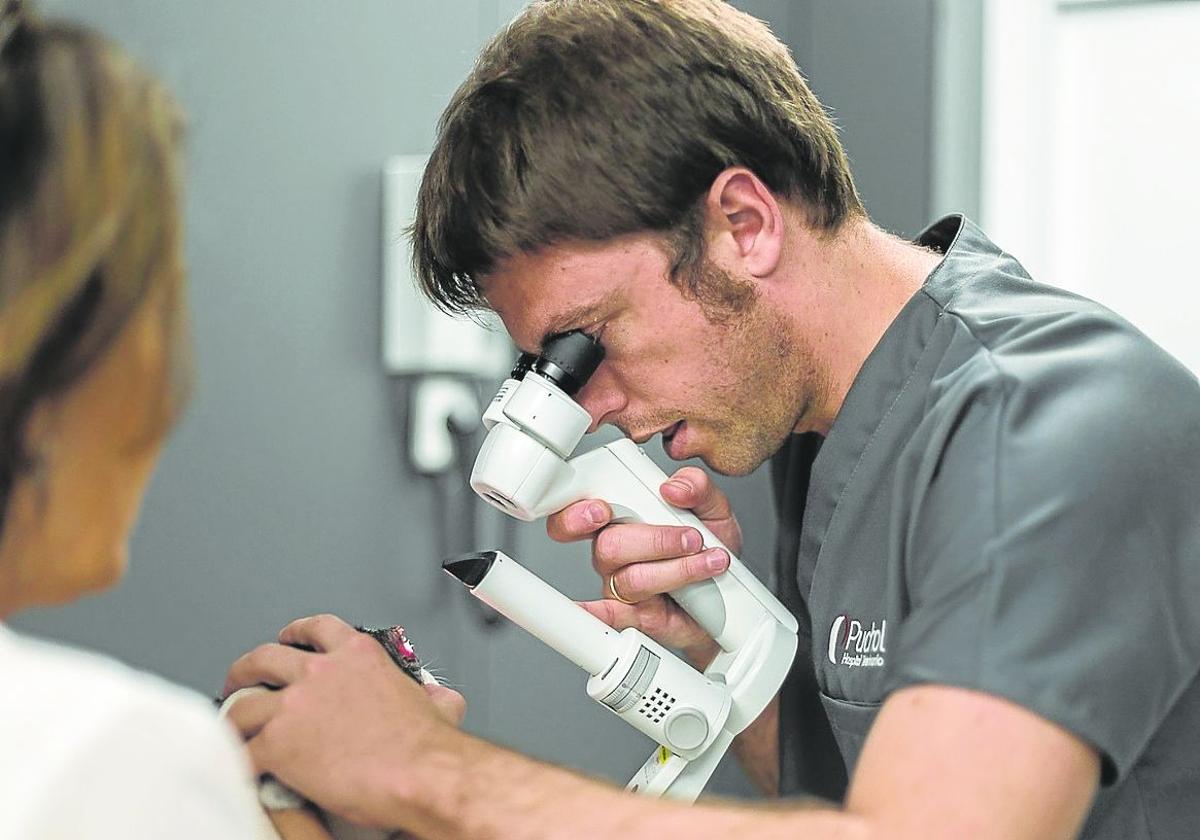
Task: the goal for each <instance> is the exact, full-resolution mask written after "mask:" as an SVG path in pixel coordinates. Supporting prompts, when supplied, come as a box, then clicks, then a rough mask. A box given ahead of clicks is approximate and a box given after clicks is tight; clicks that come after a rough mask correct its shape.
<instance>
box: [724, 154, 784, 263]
mask: <svg viewBox="0 0 1200 840" xmlns="http://www.w3.org/2000/svg"><path fill="white" fill-rule="evenodd" d="M705 215H706V216H707V220H706V221H707V222H708V229H709V231H710V232H711V233H712V235H715V237H716V238H717V239H720V238H721V237H722V236H728V237H729V239H728V242H727V244H728V245H729V246H730V249H731V252H730V251H727V252H726V253H727V255H728V256H730V257H732V258H734V259H735V260H738V261H740V262H741V264H742V266H743V267H744V268H745V269H746V270H747V271H748V272H750V274H751V275H752V276H754V277H766V276H768V275H770V274H771V273H772V272H774V271H775V268H776V267H777V266H778V265H779V259H780V255H781V254H782V253H783V234H784V229H783V213H782V212H781V211H780V208H779V202H777V201H776V200H775V196H774V195H772V193H771V190H770V189H769V188H768V187H767V185H766V184H764V183H763V182H762V180H760V179H759V177H758V176H757V175H755V174H754V173H753V172H751V171H750V170H749V169H746V168H745V167H744V166H733V167H730V168H729V169H726V170H724V171H723V172H721V174H720V175H718V176H717V177H716V179H715V180H714V181H713V183H712V186H711V187H710V188H709V190H708V196H707V198H706V199H705ZM710 242H711V240H710Z"/></svg>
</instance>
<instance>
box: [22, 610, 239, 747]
mask: <svg viewBox="0 0 1200 840" xmlns="http://www.w3.org/2000/svg"><path fill="white" fill-rule="evenodd" d="M0 675H2V676H3V684H4V685H5V690H4V691H3V692H0V726H5V725H13V724H14V723H15V722H16V720H21V721H23V722H24V724H25V725H26V727H30V726H32V725H34V723H35V722H36V721H39V720H41V719H50V721H48V722H51V721H52V723H51V725H52V728H53V730H55V731H57V732H63V731H65V730H72V729H73V730H75V731H76V732H78V731H79V730H80V729H82V728H85V727H89V726H97V725H99V726H102V725H104V723H105V722H106V721H107V720H110V719H112V718H114V717H121V716H123V715H124V714H126V713H128V712H129V711H130V710H131V709H136V710H137V711H139V712H140V713H142V714H146V715H154V716H161V717H165V718H168V719H176V720H183V719H195V718H200V719H201V720H207V721H208V722H210V723H213V724H214V725H216V724H215V713H214V709H213V707H212V705H211V703H209V702H207V701H206V700H205V699H204V698H202V697H201V696H200V695H199V694H197V693H196V692H193V691H190V690H188V689H186V688H183V687H182V686H178V685H175V684H174V683H171V682H168V681H167V680H164V679H162V678H160V677H157V676H154V675H153V674H149V673H146V672H144V671H139V670H136V669H134V668H131V667H129V666H128V665H125V664H124V663H122V662H119V661H117V660H115V659H112V658H111V657H108V656H104V655H102V654H99V653H94V652H91V651H86V650H82V649H79V648H74V647H70V646H67V645H63V644H58V643H55V642H49V641H43V640H41V639H36V638H32V637H29V636H25V635H22V634H18V633H15V632H13V631H12V630H10V629H8V628H4V627H0Z"/></svg>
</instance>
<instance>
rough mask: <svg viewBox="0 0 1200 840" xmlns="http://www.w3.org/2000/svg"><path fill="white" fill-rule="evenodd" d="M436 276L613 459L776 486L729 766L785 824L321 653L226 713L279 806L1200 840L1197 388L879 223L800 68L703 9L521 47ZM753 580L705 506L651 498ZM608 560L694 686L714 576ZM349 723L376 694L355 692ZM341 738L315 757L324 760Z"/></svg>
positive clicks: (614, 542) (326, 624)
mask: <svg viewBox="0 0 1200 840" xmlns="http://www.w3.org/2000/svg"><path fill="white" fill-rule="evenodd" d="M413 236H414V244H415V250H416V263H417V269H418V273H419V276H420V278H421V280H422V282H423V283H424V285H425V288H426V290H427V291H428V292H429V294H430V295H431V297H433V298H434V299H435V300H436V301H438V302H439V303H440V304H441V305H443V306H444V307H445V308H447V309H450V310H452V311H464V310H469V309H471V308H473V307H476V306H487V307H490V308H492V309H494V310H495V311H496V312H497V313H498V314H499V315H500V317H501V318H502V319H503V321H504V324H505V326H506V327H507V329H508V330H509V332H510V334H511V335H512V337H513V339H514V340H515V342H516V343H517V344H518V345H519V346H520V347H521V348H522V349H524V350H528V351H534V350H537V349H538V347H539V346H540V345H541V343H542V342H543V341H544V340H545V339H546V337H547V336H550V335H554V334H556V333H559V332H563V331H567V330H573V329H581V330H584V331H586V332H588V333H590V334H593V335H595V336H596V337H597V338H598V339H599V340H600V341H601V342H602V343H603V344H604V346H605V348H606V351H607V355H606V357H605V361H604V362H603V364H602V365H601V366H600V368H599V369H598V370H597V372H596V373H595V374H594V375H593V377H592V379H591V380H590V381H589V382H588V384H587V386H586V387H585V388H584V389H583V390H582V391H581V392H580V394H579V400H580V402H581V404H582V405H583V406H584V407H585V408H586V409H587V410H588V411H589V412H590V413H591V415H592V418H593V423H594V425H595V426H599V425H601V424H603V423H613V424H615V425H617V426H618V427H620V428H621V429H622V430H623V431H625V432H626V433H627V434H628V435H630V436H631V437H633V438H634V439H635V440H638V441H641V440H646V439H649V438H650V437H652V436H653V435H655V434H662V436H663V440H664V445H665V447H666V450H667V452H668V453H669V454H670V455H671V457H673V458H676V459H682V458H689V457H693V456H699V457H700V458H702V459H703V460H704V461H705V463H706V464H708V466H710V467H711V468H713V469H715V470H717V471H720V472H724V473H728V474H744V473H747V472H749V471H751V470H753V469H754V468H755V467H757V466H759V465H760V464H761V463H763V462H764V461H766V460H767V459H768V458H771V457H772V456H774V461H773V467H774V474H775V478H776V489H777V491H778V500H779V515H780V530H781V540H780V550H779V561H780V565H779V575H778V577H779V591H780V595H781V597H782V598H783V599H784V601H785V602H786V603H787V605H788V606H789V607H790V608H791V609H792V610H793V611H794V612H795V613H796V615H797V617H798V618H799V620H800V624H801V644H800V654H799V656H798V658H797V662H796V665H795V667H794V668H793V672H792V674H791V676H790V677H789V680H788V682H787V684H786V685H785V687H784V689H783V691H782V692H781V694H780V697H779V698H778V699H777V700H776V702H775V703H773V704H772V705H771V707H770V708H769V709H768V710H767V712H765V713H764V714H763V715H762V717H761V718H760V719H759V720H758V721H757V722H756V723H755V724H754V725H753V726H752V727H751V728H750V729H749V730H747V732H746V733H744V734H743V736H742V737H741V739H740V743H739V751H740V754H741V757H742V759H743V761H744V763H745V764H746V765H747V768H748V770H749V771H750V773H751V775H752V776H753V777H754V778H755V779H756V780H757V781H758V782H759V783H760V784H761V785H762V786H763V787H764V788H765V789H766V790H767V791H768V792H770V793H778V794H780V795H783V796H789V797H802V796H803V795H808V796H810V797H811V796H813V795H816V796H819V797H823V799H814V798H795V799H792V800H790V801H789V802H788V803H786V804H785V805H784V806H783V807H770V808H767V807H762V806H759V807H735V806H731V805H724V806H723V805H716V804H702V805H697V806H695V807H684V806H681V805H678V804H675V803H668V802H662V801H653V800H648V799H645V798H638V797H634V796H628V795H624V794H622V793H620V792H618V791H615V790H613V789H611V788H609V787H607V786H605V785H602V784H600V783H597V782H593V781H590V780H587V779H583V778H580V777H578V776H576V775H574V774H572V773H569V772H566V771H563V770H560V769H556V768H552V767H547V766H545V765H541V764H539V763H537V762H534V761H532V760H529V759H526V758H524V757H522V756H519V755H516V754H513V753H511V752H508V751H505V750H502V749H499V748H497V747H494V746H492V745H489V744H486V743H483V742H481V741H479V740H476V739H474V738H471V737H470V736H468V735H465V734H462V733H459V732H457V731H455V730H454V729H453V728H452V727H451V726H450V725H449V724H447V723H445V722H444V721H445V716H444V715H442V716H440V715H438V714H437V713H436V711H435V710H434V709H433V707H432V706H431V705H430V704H428V703H424V702H422V701H421V698H420V696H419V694H418V692H417V690H415V688H414V687H412V686H409V685H407V684H406V683H405V682H404V680H402V679H399V678H395V677H391V676H390V674H389V672H388V668H387V664H386V662H385V661H384V660H383V658H382V657H381V656H380V655H379V653H378V651H376V650H375V649H374V648H373V646H372V645H371V644H370V640H368V641H367V642H363V641H361V640H360V638H359V636H358V634H356V633H354V632H353V631H352V630H350V629H349V628H348V627H347V626H346V625H344V624H343V623H341V622H340V621H338V620H337V619H334V618H332V617H328V616H326V617H318V618H313V619H305V620H302V621H300V622H297V623H295V624H293V625H291V626H290V627H288V628H286V629H285V630H284V632H283V634H282V635H281V640H282V641H284V642H300V643H304V644H308V645H311V646H313V647H315V648H316V649H317V650H318V651H321V652H319V653H306V652H303V651H298V650H291V649H288V648H284V647H279V646H267V647H264V648H261V649H259V650H257V651H254V652H252V653H250V654H248V655H247V656H246V657H244V658H243V659H242V660H240V661H239V662H238V663H236V664H235V666H234V668H233V671H232V673H231V681H232V683H233V684H244V683H250V682H256V681H267V682H271V683H274V684H277V685H281V686H285V688H284V689H283V690H282V691H281V692H278V693H276V694H274V695H270V696H267V697H264V699H262V700H261V701H260V702H259V703H258V704H256V705H253V706H250V705H247V706H246V707H245V708H244V709H242V710H241V715H240V716H239V725H240V726H241V728H242V730H243V732H244V733H245V734H246V735H247V736H248V738H249V746H250V750H251V753H252V755H253V757H254V759H255V761H256V763H257V764H258V766H259V767H261V768H262V769H264V770H270V771H271V772H274V773H276V774H277V775H279V776H280V777H281V778H283V779H284V781H286V782H287V783H289V784H291V785H293V786H294V787H296V788H297V789H299V790H301V791H304V792H305V793H307V794H309V795H310V796H312V797H313V798H314V799H315V800H316V801H317V802H318V803H320V804H321V805H323V806H325V807H328V808H332V809H333V810H336V811H340V812H345V813H347V814H348V815H349V816H351V817H357V818H359V819H362V820H366V821H370V822H374V823H377V824H385V825H399V826H403V827H406V828H408V829H410V830H413V831H415V832H416V833H418V834H421V835H422V836H430V837H503V838H524V837H564V838H565V837H570V838H589V837H597V838H602V837H616V836H623V837H647V838H650V837H660V836H662V835H663V834H669V835H672V836H677V837H687V838H700V837H729V836H735V833H740V834H742V835H743V836H746V837H754V838H771V837H796V838H799V837H805V838H809V837H811V838H841V837H902V838H903V837H920V838H932V837H947V838H962V837H980V838H992V837H995V838H1059V837H1062V838H1066V837H1072V836H1076V835H1078V834H1080V833H1081V832H1082V836H1084V837H1088V838H1125V839H1127V838H1135V837H1151V836H1153V837H1157V838H1163V837H1177V838H1183V837H1194V836H1195V833H1196V831H1197V827H1198V826H1200V748H1198V744H1197V740H1198V736H1197V734H1196V733H1197V732H1200V682H1198V681H1197V671H1198V670H1200V470H1198V469H1197V467H1200V389H1198V388H1197V383H1196V381H1195V378H1194V377H1193V376H1192V375H1191V374H1189V373H1188V372H1187V371H1185V370H1184V369H1183V368H1182V367H1180V366H1179V365H1178V364H1177V363H1176V362H1174V361H1173V360H1172V359H1170V358H1169V357H1168V356H1166V355H1165V354H1164V353H1163V352H1162V351H1160V350H1159V349H1158V348H1156V347H1155V346H1154V345H1153V344H1151V343H1150V342H1149V341H1148V340H1147V339H1145V338H1144V337H1143V336H1141V335H1140V334H1139V333H1137V332H1136V331H1135V330H1134V329H1133V328H1132V327H1130V326H1129V325H1128V324H1127V323H1125V322H1124V321H1122V320H1121V319H1119V318H1118V317H1116V316H1115V315H1113V314H1111V313H1109V312H1107V311H1106V310H1104V309H1102V308H1101V307H1099V306H1097V305H1095V304H1092V303H1090V302H1088V301H1085V300H1082V299H1079V298H1078V297H1075V296H1072V295H1069V294H1067V293H1065V292H1062V291H1059V290H1057V289H1054V288H1052V287H1048V286H1043V285H1040V284H1038V283H1035V282H1034V281H1032V280H1030V279H1029V278H1028V277H1027V276H1026V275H1025V273H1024V271H1023V270H1022V268H1021V266H1020V265H1019V264H1018V263H1017V262H1016V261H1015V260H1014V259H1013V258H1011V257H1009V256H1008V255H1007V254H1005V253H1003V252H1002V251H1001V250H1000V249H999V248H998V247H996V246H995V245H993V244H992V243H991V242H990V241H988V240H987V238H986V237H985V236H984V235H983V233H982V232H981V231H979V230H978V228H976V227H975V226H974V225H972V224H971V223H970V222H967V221H965V220H963V219H961V218H958V217H953V218H948V219H944V220H942V221H941V222H938V223H937V224H935V225H934V226H932V227H931V228H930V229H929V230H927V231H926V232H925V233H924V234H922V236H921V237H920V238H919V239H918V241H917V242H916V243H908V242H904V241H901V240H899V239H896V238H894V237H892V236H890V235H888V234H886V233H884V232H883V231H881V230H879V229H878V228H876V227H875V226H873V225H872V224H871V223H870V222H869V220H868V219H867V218H866V216H865V213H864V211H863V209H862V206H861V204H860V202H859V199H858V197H857V194H856V192H855V189H854V185H853V181H852V179H851V176H850V173H849V170H848V166H847V163H846V158H845V155H844V154H843V152H842V150H841V147H840V146H839V144H838V141H837V137H836V132H835V131H834V129H833V127H832V125H831V123H830V121H829V120H828V118H827V117H826V115H825V113H824V111H823V110H822V108H821V106H820V104H819V103H818V102H817V101H816V100H815V98H814V97H813V96H812V94H811V92H810V91H809V90H808V88H807V86H806V85H805V83H804V81H803V79H802V78H801V76H800V74H799V72H798V71H797V69H796V67H795V66H794V64H793V63H792V62H791V60H790V57H789V56H788V54H787V51H786V49H785V48H784V47H783V46H782V45H781V44H779V43H778V42H777V41H776V40H775V39H774V38H773V37H772V36H771V35H770V33H769V32H768V31H767V30H766V28H765V27H763V26H762V25H761V24H760V23H758V22H757V21H755V20H753V19H752V18H749V17H748V16H746V15H743V14H741V13H739V12H737V11H735V10H734V9H732V8H731V7H729V6H726V5H725V4H723V3H720V2H717V0H667V1H666V2H650V0H591V2H587V1H586V0H575V1H574V2H572V0H558V1H557V2H548V3H540V4H535V5H534V6H533V7H531V8H530V9H528V10H526V12H524V13H523V14H522V15H521V17H520V18H518V19H517V21H515V22H514V23H513V24H512V25H511V26H510V27H509V28H508V29H507V30H506V31H505V32H503V33H501V34H500V35H499V36H498V37H497V38H496V39H495V40H494V41H493V42H492V43H491V44H490V45H489V46H488V47H487V48H486V49H485V51H484V53H483V54H482V56H481V58H480V60H479V62H478V64H477V65H476V67H475V69H474V70H473V71H472V74H471V76H470V78H469V79H468V80H467V81H466V82H465V83H464V85H463V86H462V87H461V88H460V90H459V91H458V92H457V94H456V95H455V97H454V99H453V100H452V102H451V103H450V105H449V107H448V108H447V111H446V113H445V115H444V116H443V119H442V123H441V126H440V131H439V137H438V142H437V146H436V149H435V150H434V153H433V155H432V157H431V159H430V163H429V168H428V169H427V171H426V175H425V180H424V183H423V185H422V189H421V198H420V207H419V212H418V216H417V220H416V223H415V225H414V234H413ZM662 492H663V495H664V497H665V498H667V499H668V500H669V501H671V502H672V503H674V504H676V505H678V506H680V507H685V508H691V509H693V510H694V511H695V512H696V513H697V515H698V516H699V517H700V518H701V519H702V520H705V521H706V522H707V523H708V524H709V525H710V526H711V527H712V529H713V530H714V531H715V532H716V533H718V535H720V536H721V537H722V538H723V539H724V540H726V542H727V543H728V544H729V545H730V546H731V547H732V548H733V549H735V550H736V549H737V548H738V545H739V535H738V530H737V524H736V520H735V519H734V517H733V514H732V512H731V511H730V509H729V506H728V504H727V502H726V500H725V498H724V497H723V496H722V495H721V494H720V492H719V491H717V490H716V489H715V488H714V487H713V485H712V484H711V483H710V482H709V480H708V478H707V476H706V474H705V473H704V472H703V471H701V470H699V469H696V468H686V469H683V470H681V471H680V472H679V473H677V474H676V476H674V477H673V479H672V480H671V481H668V482H667V483H666V484H665V485H664V486H663V489H662ZM610 514H611V511H609V510H608V509H607V506H605V505H604V504H603V503H600V502H584V503H580V504H577V505H574V506H572V507H570V508H568V509H566V510H564V511H562V512H561V513H559V514H557V515H556V516H554V517H552V518H551V520H550V522H549V530H550V533H551V535H552V536H554V537H555V538H557V539H560V540H570V539H581V538H593V540H594V542H593V547H594V549H593V553H594V565H595V567H596V569H597V571H598V572H599V573H600V575H601V577H602V578H603V580H604V588H605V594H606V597H605V599H604V600H602V601H599V602H594V603H591V604H588V605H586V606H587V608H588V609H589V610H591V611H592V612H593V613H595V614H596V615H599V616H600V617H602V618H604V619H605V620H607V621H608V622H609V623H611V624H613V625H614V626H617V627H625V626H631V625H632V626H638V627H640V628H642V629H643V630H644V631H645V632H647V633H649V634H650V635H652V636H655V637H657V638H658V639H660V640H661V641H663V642H664V643H667V644H670V645H673V646H675V647H679V648H682V649H683V650H684V651H685V652H686V653H687V655H688V656H689V657H690V658H691V659H692V660H693V662H695V663H696V664H697V665H703V664H704V663H705V662H706V661H707V660H708V658H709V657H711V656H712V654H713V643H712V641H711V640H710V639H707V638H705V637H704V636H703V634H702V633H701V632H700V631H699V630H698V628H697V627H696V626H695V625H694V623H692V622H691V621H690V620H689V619H688V618H687V617H686V616H685V615H684V614H683V613H682V612H681V611H680V610H678V608H676V607H675V606H674V605H673V603H672V602H670V601H669V600H667V599H665V598H664V597H663V596H662V593H664V592H667V591H670V590H672V589H674V588H677V587H678V586H680V585H681V584H683V583H686V582H690V581H695V580H701V579H704V578H707V577H710V576H712V575H715V574H719V573H720V572H721V571H722V570H723V569H724V567H725V565H726V563H727V557H725V555H724V554H723V552H720V551H705V550H701V548H700V545H699V541H698V540H697V539H696V537H697V536H698V534H696V532H694V531H691V530H690V529H686V528H660V527H650V526H634V525H614V526H609V525H608V519H609V517H610ZM348 685H353V686H354V688H353V690H351V689H348V688H347V687H346V686H348ZM318 722H319V723H318Z"/></svg>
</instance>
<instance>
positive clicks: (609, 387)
mask: <svg viewBox="0 0 1200 840" xmlns="http://www.w3.org/2000/svg"><path fill="white" fill-rule="evenodd" d="M608 367H609V366H608V365H606V364H604V363H601V364H600V367H598V368H596V372H595V373H593V374H592V376H591V378H590V379H589V380H588V381H587V384H586V385H584V386H583V388H582V389H580V391H579V393H578V394H576V395H575V399H576V400H577V401H578V402H579V404H580V405H581V406H583V408H584V410H585V411H587V413H588V414H590V415H591V416H592V424H591V426H589V427H588V432H594V431H596V430H597V429H598V428H600V427H601V426H603V425H604V424H605V423H609V422H612V420H613V419H614V418H615V417H616V415H617V414H618V413H619V412H620V411H621V409H623V408H624V407H625V402H626V400H625V394H624V392H623V391H622V390H621V388H620V386H619V383H618V382H617V380H616V379H615V378H614V377H613V375H612V374H611V373H610V371H609V370H608Z"/></svg>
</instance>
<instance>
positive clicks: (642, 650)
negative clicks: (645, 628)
mask: <svg viewBox="0 0 1200 840" xmlns="http://www.w3.org/2000/svg"><path fill="white" fill-rule="evenodd" d="M587 693H588V696H589V697H591V698H592V699H593V700H596V701H597V702H599V703H601V704H603V705H605V706H607V707H608V708H609V709H610V710H611V711H612V712H613V713H614V714H616V715H617V716H618V717H619V718H621V719H622V720H624V721H625V722H626V723H628V724H629V725H630V726H632V727H633V728H634V729H637V730H638V731H640V732H642V733H644V734H645V735H647V736H649V737H650V738H652V739H654V741H655V742H657V743H659V744H662V745H663V746H665V747H668V748H669V749H670V750H672V751H673V752H675V753H677V754H679V755H682V756H683V757H685V758H695V757H697V756H699V755H700V754H701V753H702V752H704V750H705V749H706V748H707V747H708V746H709V744H711V743H712V742H713V741H714V740H715V739H716V738H717V736H718V735H719V734H720V732H721V728H722V725H723V724H724V723H725V719H726V717H728V715H729V708H730V699H729V692H728V690H727V689H726V687H725V685H724V683H720V682H716V681H714V680H711V679H709V678H707V677H706V676H704V675H703V674H701V673H700V672H699V671H697V670H696V669H695V668H693V667H691V666H690V665H688V664H687V663H685V662H684V661H683V660H681V659H679V658H678V657H677V656H676V655H675V654H673V653H671V652H670V651H669V650H667V649H666V648H664V647H663V646H662V645H660V644H658V643H657V642H655V641H654V640H653V639H651V638H649V637H648V636H646V635H645V634H643V633H641V632H640V631H638V630H635V629H633V628H627V629H625V630H622V631H621V648H620V656H619V657H618V659H617V662H616V664H615V665H613V666H612V667H611V668H609V669H608V671H607V672H605V673H603V674H599V675H595V676H593V677H592V678H591V679H589V680H588V683H587Z"/></svg>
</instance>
